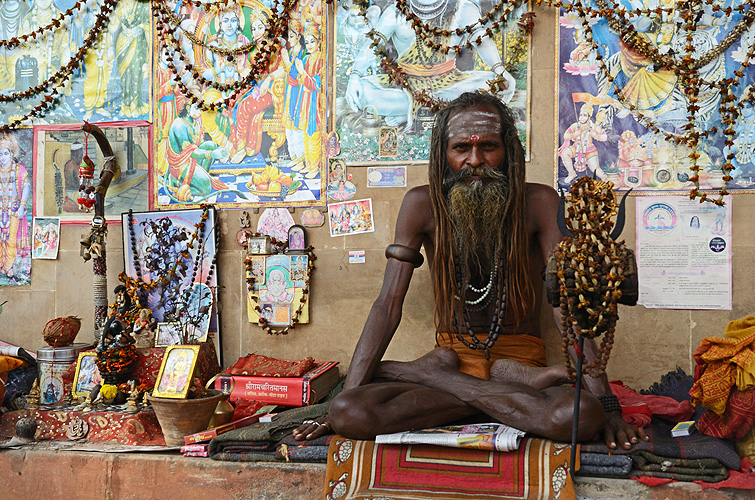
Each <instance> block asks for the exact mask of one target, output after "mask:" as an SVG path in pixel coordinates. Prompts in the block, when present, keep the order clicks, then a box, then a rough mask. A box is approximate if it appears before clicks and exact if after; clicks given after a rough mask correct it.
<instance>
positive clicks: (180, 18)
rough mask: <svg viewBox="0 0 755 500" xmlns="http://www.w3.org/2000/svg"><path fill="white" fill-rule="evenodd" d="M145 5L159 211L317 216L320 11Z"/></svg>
mask: <svg viewBox="0 0 755 500" xmlns="http://www.w3.org/2000/svg"><path fill="white" fill-rule="evenodd" d="M153 4H154V5H155V9H156V10H155V12H156V15H157V16H158V17H159V20H158V22H157V23H156V24H157V27H158V30H159V32H160V33H162V35H163V36H162V38H161V40H162V41H161V43H158V44H156V47H155V54H156V55H155V57H156V58H157V60H158V61H159V63H158V64H157V67H156V79H155V94H156V99H155V123H156V127H157V128H156V132H157V137H156V148H157V156H156V157H157V168H156V169H155V199H156V204H157V206H158V207H162V208H164V207H169V206H172V207H175V206H178V205H180V206H186V207H189V206H197V205H198V204H199V203H213V204H216V205H219V206H223V207H234V206H235V207H239V206H250V207H264V206H313V205H324V203H325V197H324V191H325V185H324V183H322V182H321V178H322V171H323V170H324V154H325V153H324V148H323V138H322V136H321V134H322V133H324V130H325V120H324V116H325V88H326V78H325V77H326V75H325V54H326V52H325V38H326V37H325V34H326V29H325V28H326V24H325V14H324V10H325V9H324V8H323V6H322V2H321V1H318V0H315V1H314V2H307V5H304V4H302V5H298V4H297V3H296V2H294V1H293V0H285V1H284V0H280V1H278V2H275V3H274V4H273V6H272V7H269V6H268V4H265V3H262V2H259V1H257V0H239V1H238V2H236V3H234V4H225V3H224V4H223V5H221V6H220V7H219V8H218V7H212V8H209V7H207V6H205V5H203V4H201V3H199V2H196V3H192V2H188V3H183V4H181V6H180V7H179V8H178V9H177V11H176V12H172V11H170V9H168V11H169V12H170V14H168V13H166V7H165V6H163V1H162V0H157V1H156V2H154V3H153ZM286 28H288V38H286V39H285V43H284V45H283V46H282V47H280V50H278V46H279V45H281V42H280V41H279V40H282V39H283V37H284V36H286V35H285V33H284V31H285V30H286ZM176 75H178V76H176ZM186 82H189V83H186Z"/></svg>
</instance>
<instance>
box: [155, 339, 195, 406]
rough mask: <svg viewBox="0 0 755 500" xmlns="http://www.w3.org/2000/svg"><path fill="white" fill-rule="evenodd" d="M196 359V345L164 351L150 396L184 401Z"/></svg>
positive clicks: (175, 346)
mask: <svg viewBox="0 0 755 500" xmlns="http://www.w3.org/2000/svg"><path fill="white" fill-rule="evenodd" d="M198 357H199V346H198V345H173V346H169V347H168V348H167V349H165V354H164V355H163V361H162V363H161V364H160V371H159V372H158V374H157V380H155V389H154V390H153V391H152V395H153V396H154V397H157V398H176V399H186V396H187V394H188V393H189V386H190V385H191V378H192V375H193V374H194V368H195V367H196V366H197V358H198Z"/></svg>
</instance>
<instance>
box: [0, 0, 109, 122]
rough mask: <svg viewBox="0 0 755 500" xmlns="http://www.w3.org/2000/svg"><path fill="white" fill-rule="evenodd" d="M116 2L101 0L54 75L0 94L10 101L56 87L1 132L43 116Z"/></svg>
mask: <svg viewBox="0 0 755 500" xmlns="http://www.w3.org/2000/svg"><path fill="white" fill-rule="evenodd" d="M117 4H118V0H104V1H103V3H102V7H101V8H100V12H99V13H98V14H97V16H96V20H95V23H94V26H93V27H92V29H91V30H89V33H88V34H87V37H86V38H85V39H84V42H83V43H82V44H81V47H79V50H78V51H77V52H76V54H74V56H73V57H72V58H71V59H70V60H69V61H68V63H67V64H65V65H64V66H62V67H61V68H60V69H59V70H58V71H57V72H55V74H54V75H52V76H50V77H49V78H47V79H46V80H45V81H43V82H42V83H40V84H39V85H37V86H35V87H32V88H30V89H27V90H24V91H22V92H12V93H10V94H0V102H11V101H17V100H21V99H28V98H30V97H32V96H35V95H37V94H41V93H42V92H45V91H47V90H48V87H50V86H51V85H52V84H53V83H55V84H56V85H57V86H56V87H54V88H53V89H52V91H51V92H50V93H49V94H47V95H45V96H44V99H43V100H42V101H41V102H40V103H39V104H38V105H36V106H34V107H33V108H32V109H31V111H29V112H28V113H26V114H25V115H23V116H22V117H21V118H17V119H14V120H13V121H11V122H10V123H6V124H4V125H2V126H0V130H2V131H3V132H7V131H8V130H11V129H15V128H18V127H19V126H20V125H21V124H22V123H23V122H25V121H26V120H28V119H30V118H34V117H36V116H43V115H44V114H45V112H46V110H47V108H49V107H50V106H52V105H53V103H54V101H55V100H56V96H57V95H58V93H59V92H60V91H61V90H62V89H63V87H64V86H65V85H66V82H67V81H68V79H69V78H70V77H71V75H72V74H73V72H74V71H75V70H76V69H78V68H79V67H80V66H81V64H82V61H83V60H84V56H85V55H86V53H87V51H88V50H89V48H90V47H91V46H92V45H93V44H94V42H95V41H96V40H97V38H98V37H99V36H100V33H101V32H102V30H104V29H105V28H107V26H108V24H109V22H110V16H109V14H110V13H111V12H112V11H113V10H114V9H115V7H116V5H117Z"/></svg>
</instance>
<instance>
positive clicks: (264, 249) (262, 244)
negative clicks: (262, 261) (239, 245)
mask: <svg viewBox="0 0 755 500" xmlns="http://www.w3.org/2000/svg"><path fill="white" fill-rule="evenodd" d="M247 252H248V253H249V254H251V255H268V254H271V253H273V242H272V240H271V239H270V236H268V235H263V236H253V237H251V238H248V239H247Z"/></svg>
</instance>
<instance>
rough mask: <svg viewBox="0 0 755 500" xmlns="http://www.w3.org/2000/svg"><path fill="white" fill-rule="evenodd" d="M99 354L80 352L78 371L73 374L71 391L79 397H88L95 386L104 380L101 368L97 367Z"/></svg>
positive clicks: (77, 363)
mask: <svg viewBox="0 0 755 500" xmlns="http://www.w3.org/2000/svg"><path fill="white" fill-rule="evenodd" d="M96 360H97V354H95V353H93V352H81V353H79V359H78V360H77V361H76V373H75V374H74V376H73V386H72V387H71V392H72V393H73V394H74V395H75V396H76V397H79V398H86V397H87V396H88V395H89V393H91V392H92V389H94V386H96V385H97V384H99V383H101V382H102V377H101V376H100V370H99V368H97V363H96Z"/></svg>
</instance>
